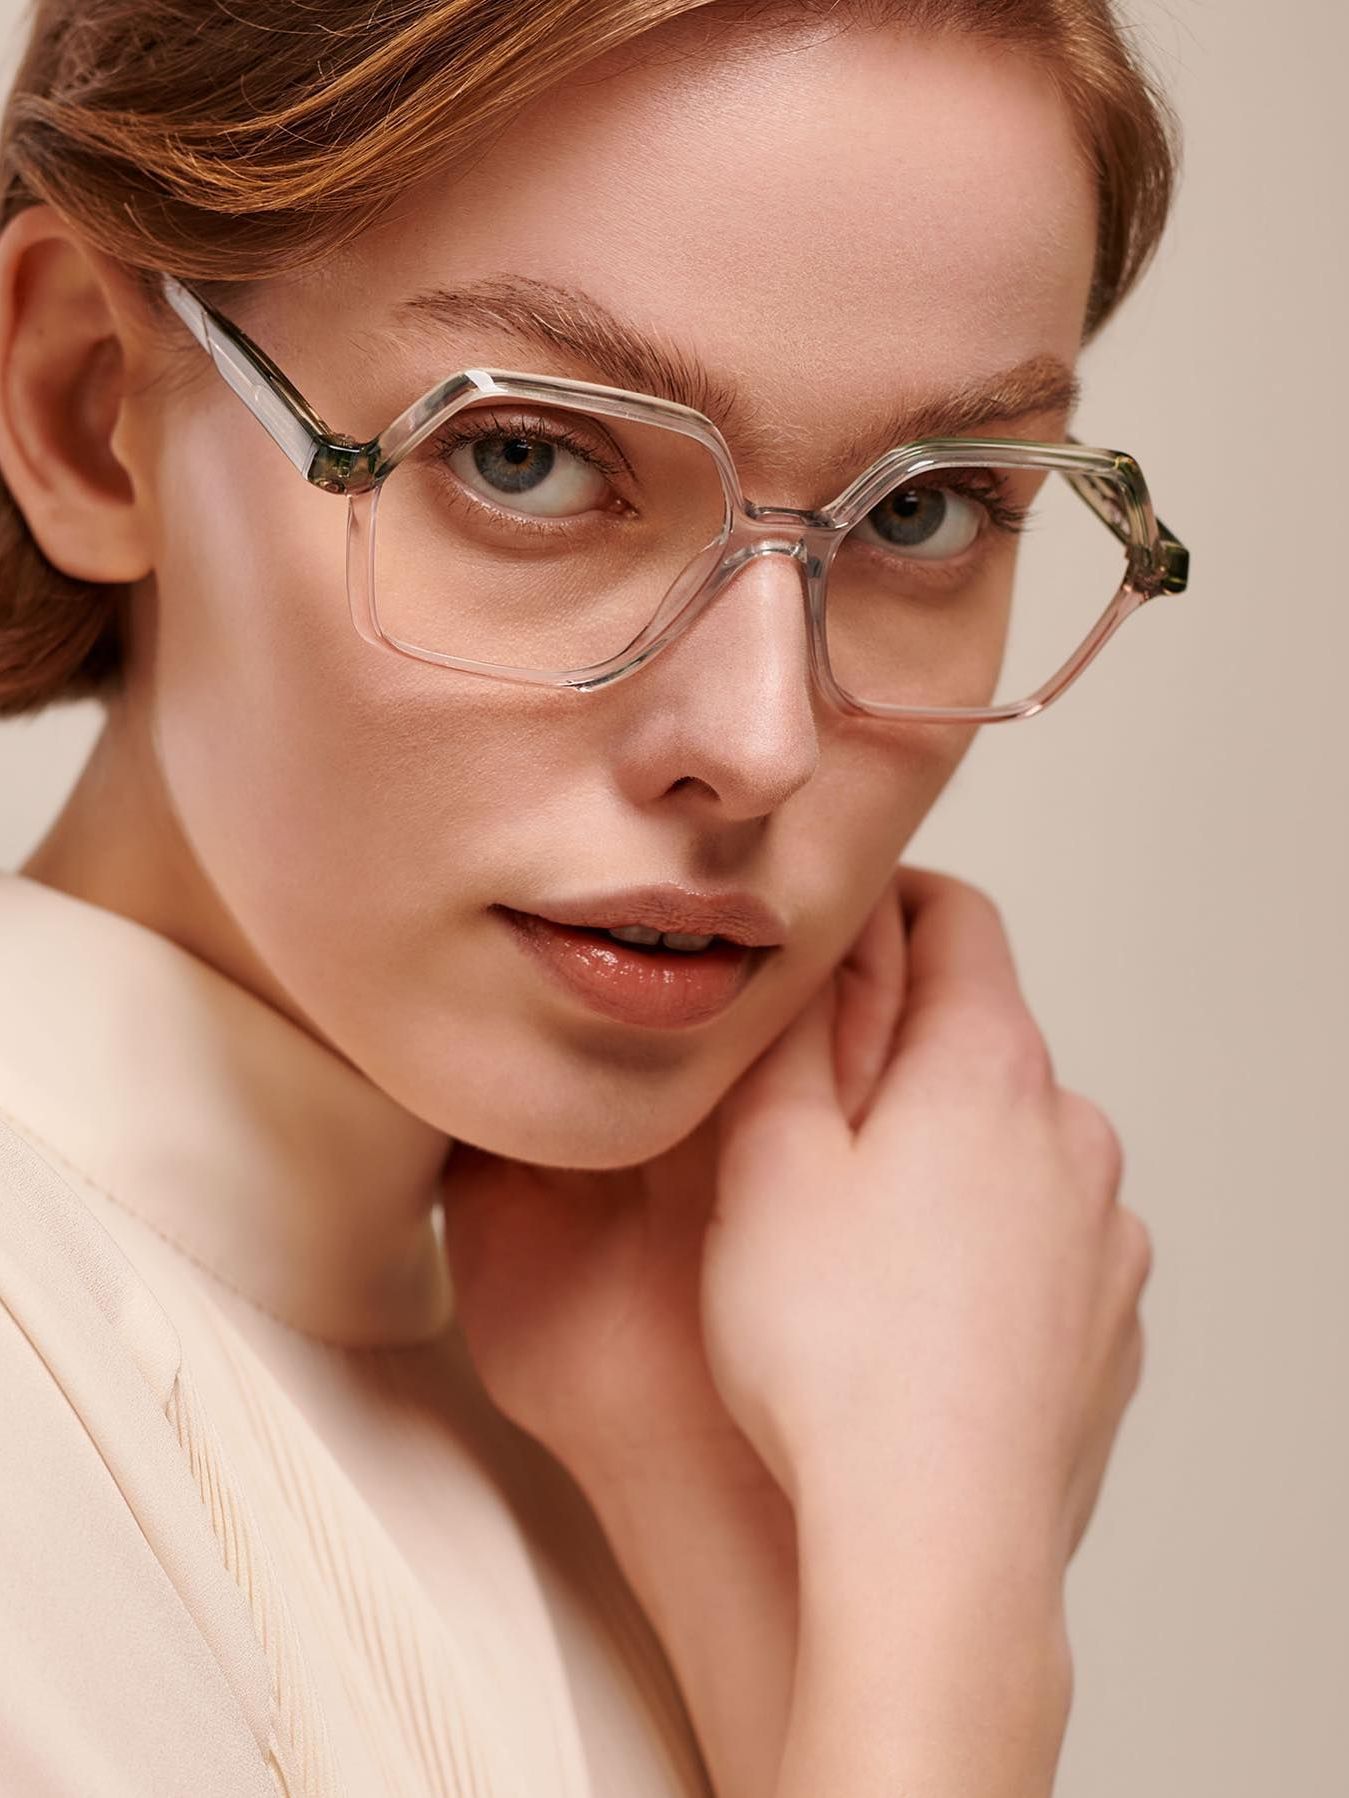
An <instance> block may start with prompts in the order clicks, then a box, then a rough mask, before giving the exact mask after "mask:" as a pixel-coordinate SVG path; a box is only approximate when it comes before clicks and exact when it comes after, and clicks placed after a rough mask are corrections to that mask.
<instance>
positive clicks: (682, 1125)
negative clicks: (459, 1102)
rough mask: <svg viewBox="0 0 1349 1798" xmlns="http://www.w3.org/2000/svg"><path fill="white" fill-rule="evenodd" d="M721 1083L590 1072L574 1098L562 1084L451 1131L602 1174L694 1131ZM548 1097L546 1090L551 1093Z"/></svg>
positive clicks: (543, 1163)
mask: <svg viewBox="0 0 1349 1798" xmlns="http://www.w3.org/2000/svg"><path fill="white" fill-rule="evenodd" d="M725 1090H726V1083H725V1082H721V1083H718V1084H717V1085H716V1086H715V1087H713V1088H711V1089H709V1088H708V1086H707V1083H706V1082H705V1081H694V1080H678V1079H675V1078H672V1077H671V1076H670V1075H668V1074H667V1075H666V1076H665V1078H664V1079H663V1080H660V1081H659V1082H649V1081H647V1082H638V1083H636V1086H635V1089H634V1087H633V1086H631V1085H629V1084H628V1083H627V1082H621V1083H620V1082H612V1081H604V1080H602V1079H599V1078H591V1079H590V1080H589V1081H587V1082H586V1090H585V1091H584V1093H583V1094H582V1095H580V1096H579V1098H578V1097H577V1096H576V1095H575V1093H574V1092H572V1093H567V1092H566V1091H564V1090H559V1091H558V1092H557V1094H556V1096H555V1098H553V1102H551V1103H549V1102H546V1100H545V1099H544V1098H543V1097H538V1098H536V1100H535V1102H534V1104H532V1105H531V1106H530V1107H529V1109H528V1110H527V1111H516V1112H511V1113H509V1114H505V1115H498V1116H496V1117H492V1118H478V1119H475V1120H473V1123H474V1126H476V1127H471V1128H467V1129H460V1130H457V1131H454V1132H453V1134H454V1135H456V1136H457V1137H458V1139H459V1140H460V1141H462V1142H467V1143H471V1144H472V1145H473V1146H474V1147H475V1148H479V1149H485V1150H486V1151H488V1153H490V1154H493V1155H504V1156H508V1157H509V1158H510V1159H511V1160H512V1161H525V1162H529V1163H531V1164H532V1165H533V1166H536V1167H553V1168H570V1169H584V1170H587V1171H590V1172H597V1173H598V1172H602V1171H608V1170H612V1169H617V1168H625V1167H635V1166H638V1165H639V1164H640V1163H642V1162H644V1161H651V1160H653V1159H654V1158H655V1157H656V1156H657V1155H663V1154H665V1152H666V1151H667V1150H669V1149H672V1148H674V1147H675V1145H676V1144H677V1143H680V1142H682V1141H683V1140H684V1138H685V1137H687V1136H689V1135H691V1134H692V1132H693V1131H694V1130H696V1129H697V1128H698V1126H699V1125H700V1124H701V1123H703V1122H704V1121H705V1120H706V1118H707V1117H708V1115H709V1114H710V1113H711V1111H712V1110H713V1109H714V1107H715V1106H716V1105H717V1104H718V1103H719V1101H720V1100H721V1098H722V1096H723V1094H724V1092H725ZM550 1097H551V1095H550Z"/></svg>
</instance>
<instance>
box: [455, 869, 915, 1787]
mask: <svg viewBox="0 0 1349 1798" xmlns="http://www.w3.org/2000/svg"><path fill="white" fill-rule="evenodd" d="M836 979H837V982H838V985H839V993H840V1003H839V1012H838V1029H837V1033H836V1043H835V1057H836V1070H837V1072H836V1078H837V1083H838V1092H839V1097H840V1103H841V1105H842V1106H843V1108H844V1110H845V1111H846V1113H847V1114H848V1115H849V1116H854V1115H858V1114H859V1113H860V1111H861V1109H862V1107H863V1106H864V1105H865V1103H866V1101H867V1099H868V1098H869V1096H870V1093H871V1090H872V1088H873V1087H874V1084H875V1081H876V1078H877V1076H878V1075H879V1073H880V1070H881V1069H882V1067H883V1066H884V1065H885V1061H886V1058H887V1055H888V1053H889V1047H890V1040H891V1037H892V1034H893V1030H894V1026H895V1021H896V1018H897V1016H898V1011H899V1006H900V1002H901V998H902V985H903V933H902V927H901V918H900V910H899V901H898V893H897V889H896V887H895V884H894V882H893V881H891V882H888V883H887V886H886V889H885V891H884V892H883V894H882V895H881V897H880V899H879V900H878V901H877V903H876V905H875V907H874V909H873V911H872V913H871V915H870V918H869V921H868V923H867V925H866V927H865V928H864V929H863V931H862V932H861V934H860V935H859V937H858V939H857V941H856V942H855V943H854V945H853V947H852V949H851V951H850V953H849V955H848V956H847V957H846V958H845V960H844V961H843V963H842V964H841V966H840V967H839V969H838V970H837V973H836ZM717 1145H718V1124H717V1118H716V1116H715V1114H714V1115H713V1116H712V1117H710V1118H709V1119H708V1120H707V1121H706V1123H705V1124H704V1125H703V1126H702V1127H701V1128H700V1129H698V1130H697V1131H695V1132H694V1133H693V1135H692V1136H690V1137H689V1138H688V1139H686V1140H685V1141H684V1142H683V1143H681V1144H679V1145H678V1146H677V1147H676V1148H675V1149H673V1150H671V1151H670V1152H669V1153H668V1154H666V1155H663V1156H660V1157H658V1158H657V1159H656V1160H653V1161H651V1162H648V1163H647V1164H645V1165H644V1166H642V1167H638V1168H631V1169H625V1170H622V1171H620V1172H617V1173H606V1174H593V1173H566V1172H558V1171H555V1170H550V1169H544V1168H534V1167H528V1166H523V1165H521V1164H519V1163H516V1162H511V1161H507V1160H504V1159H502V1158H500V1157H496V1156H490V1155H485V1154H482V1153H480V1152H478V1151H475V1150H467V1149H463V1148H461V1149H458V1150H456V1151H455V1153H454V1155H453V1156H452V1157H451V1161H450V1164H449V1169H448V1176H447V1183H446V1194H445V1200H446V1204H445V1215H446V1245H447V1249H448V1252H449V1256H450V1262H451V1271H452V1277H453V1281H454V1287H455V1297H456V1313H457V1318H458V1322H459V1326H460V1328H461V1330H462V1332H463V1335H464V1339H465V1343H466V1346H467V1347H468V1350H469V1353H470V1355H471V1357H472V1359H473V1362H474V1365H475V1368H476V1370H477V1373H478V1375H479V1378H480V1379H481V1381H482V1383H483V1386H484V1388H485V1389H486V1391H487V1393H488V1395H489V1396H490V1397H491V1399H492V1401H493V1402H494V1404H495V1405H496V1406H497V1407H498V1408H499V1409H500V1410H501V1411H502V1412H504V1413H505V1415H507V1416H508V1417H510V1418H511V1419H512V1420H513V1421H514V1422H515V1423H516V1424H518V1425H519V1427H521V1428H522V1429H524V1430H526V1431H527V1432H528V1433H529V1434H530V1435H532V1436H534V1437H535V1438H536V1439H537V1440H538V1441H540V1442H541V1443H542V1444H543V1445H544V1446H545V1447H546V1448H547V1449H548V1450H549V1451H550V1452H551V1453H552V1454H553V1455H554V1456H555V1457H556V1458H557V1459H558V1460H559V1461H560V1462H561V1463H562V1464H563V1465H564V1466H565V1467H566V1468H567V1469H568V1470H569V1471H570V1472H571V1473H572V1475H573V1476H574V1478H575V1479H576V1481H577V1483H578V1484H579V1485H580V1486H581V1487H582V1489H583V1490H584V1491H585V1493H586V1495H587V1497H588V1498H589V1500H590V1502H591V1504H592V1506H593V1507H594V1509H595V1511H596V1514H597V1516H598V1517H599V1520H600V1522H601V1523H602V1524H603V1525H604V1526H605V1528H606V1531H607V1533H608V1534H609V1537H610V1540H611V1542H612V1543H613V1545H614V1548H615V1551H616V1554H617V1556H618V1558H619V1560H620V1562H621V1563H622V1564H623V1565H624V1570H625V1572H626V1573H627V1575H628V1577H629V1579H630V1581H631V1583H632V1584H633V1586H634V1589H635V1590H636V1592H637V1595H638V1597H639V1599H640V1600H641V1601H642V1603H643V1605H644V1607H645V1609H646V1610H647V1613H648V1615H649V1616H650V1617H651V1620H652V1623H653V1625H654V1626H655V1627H656V1629H657V1632H658V1634H660V1635H661V1637H662V1639H663V1641H664V1642H665V1645H666V1648H667V1651H668V1652H669V1653H670V1655H671V1659H672V1661H673V1663H674V1665H675V1672H676V1676H677V1677H678V1679H679V1682H680V1685H681V1688H682V1689H683V1691H684V1693H685V1697H686V1699H687V1700H688V1702H689V1706H690V1710H691V1712H692V1714H693V1716H694V1721H695V1724H696V1726H697V1728H698V1733H699V1736H700V1739H701V1741H702V1743H703V1747H704V1753H705V1755H706V1758H707V1759H708V1762H709V1766H710V1768H711V1770H712V1772H713V1774H714V1783H715V1785H716V1789H717V1791H718V1793H719V1794H721V1798H757V1795H759V1794H766V1793H768V1792H769V1791H771V1789H772V1781H773V1776H774V1773H775V1770H776V1761H777V1755H778V1752H779V1749H780V1746H781V1740H782V1735H783V1732H784V1730H785V1725H786V1716H787V1711H788V1706H789V1701H790V1691H791V1682H792V1672H793V1663H794V1655H795V1639H796V1600H797V1591H796V1559H795V1527H794V1520H793V1517H792V1512H791V1507H790V1505H789V1503H788V1501H787V1499H786V1497H785V1495H784V1494H783V1492H782V1490H781V1488H780V1487H779V1485H778V1484H777V1482H776V1481H775V1480H774V1479H773V1478H772V1476H771V1475H770V1474H769V1473H768V1471H767V1469H766V1468H765V1466H764V1464H763V1462H762V1460H761V1459H760V1458H759V1456H758V1454H757V1453H756V1452H755V1451H754V1449H753V1448H752V1446H751V1445H750V1443H749V1442H748V1441H747V1440H746V1438H745V1436H744V1434H743V1432H742V1431H741V1429H740V1428H739V1426H738V1424H737V1423H736V1421H735V1419H734V1418H733V1417H731V1415H730V1414H729V1413H728V1412H727V1410H726V1408H725V1406H724V1404H723V1403H722V1400H721V1397H720V1394H719V1393H718V1391H717V1389H716V1387H715V1385H714V1383H713V1381H712V1378H711V1374H710V1371H709V1368H708V1364H707V1357H706V1354H705V1351H704V1347H703V1340H702V1322H701V1318H700V1315H699V1293H700V1279H701V1274H700V1267H701V1259H702V1246H703V1235H704V1231H705V1228H706V1224H707V1219H708V1216H709V1214H710V1212H711V1209H712V1205H713V1203H714V1200H715V1189H716V1157H717ZM695 1545H696V1554H697V1556H698V1564H697V1565H696V1566H694V1565H691V1564H690V1562H691V1557H692V1555H693V1553H694V1552H695ZM714 1605H715V1608H716V1611H717V1614H718V1630H717V1638H716V1640H715V1641H714V1642H713V1641H709V1638H708V1631H707V1629H706V1618H707V1616H708V1615H709V1614H710V1613H711V1611H712V1609H713V1606H714Z"/></svg>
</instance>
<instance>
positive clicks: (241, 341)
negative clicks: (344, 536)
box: [161, 275, 370, 493]
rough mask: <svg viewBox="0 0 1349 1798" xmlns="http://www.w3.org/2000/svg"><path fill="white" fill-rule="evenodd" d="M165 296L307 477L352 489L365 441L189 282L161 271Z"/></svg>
mask: <svg viewBox="0 0 1349 1798" xmlns="http://www.w3.org/2000/svg"><path fill="white" fill-rule="evenodd" d="M161 288H162V292H163V294H164V298H165V299H166V300H167V301H168V303H169V305H170V306H172V308H173V310H174V311H175V312H176V313H177V315H178V317H179V318H180V319H181V320H182V321H183V323H184V324H185V325H186V326H187V328H188V330H189V331H190V332H191V333H192V335H193V336H194V337H195V338H196V340H197V342H198V343H199V344H200V345H201V346H202V348H203V349H204V350H205V351H206V352H207V354H208V355H209V356H210V358H211V360H212V361H213V362H214V363H215V365H216V367H217V368H218V369H219V370H220V373H221V374H222V375H223V376H224V378H225V379H226V381H228V382H229V384H230V386H231V387H232V388H233V389H234V391H235V392H236V393H237V394H238V396H239V398H240V399H241V400H242V401H243V402H244V404H245V405H246V406H247V407H248V409H249V411H250V412H251V413H252V414H253V416H254V417H255V418H256V419H257V421H258V423H259V424H260V425H261V426H262V427H263V429H264V430H265V431H266V432H267V434H268V436H269V437H271V438H272V439H273V441H274V442H275V443H277V444H278V445H279V446H280V448H281V449H282V450H283V451H284V452H285V454H286V456H287V457H288V459H289V460H290V461H291V462H293V463H294V464H295V466H296V468H298V469H299V471H300V473H301V474H302V475H303V476H304V477H305V479H306V480H307V481H310V482H312V483H313V485H314V486H315V487H322V488H323V489H324V490H325V491H327V492H329V493H347V492H354V491H355V490H356V489H357V488H359V487H360V486H363V485H366V484H368V482H367V481H363V480H362V479H361V475H362V474H363V472H364V469H365V465H366V464H368V463H369V461H370V456H369V454H368V446H367V445H365V444H359V443H357V442H356V440H355V438H353V437H345V436H343V435H341V434H340V433H339V432H336V431H333V430H331V429H330V428H329V427H328V426H327V425H326V424H325V423H324V421H323V420H322V419H321V418H320V417H319V415H318V413H317V412H315V410H314V408H313V407H312V406H311V405H310V404H309V402H308V400H307V399H306V398H305V397H304V395H303V394H302V393H301V392H300V391H299V389H298V388H297V387H295V386H294V384H293V383H292V382H291V380H290V379H289V377H288V376H287V375H286V374H285V373H284V372H283V371H282V370H281V369H279V368H278V367H277V365H276V363H275V362H273V361H272V359H271V357H270V356H269V355H268V354H267V352H266V350H264V349H261V348H260V347H259V346H258V345H257V344H256V343H254V342H253V339H252V338H251V337H249V336H248V335H247V334H246V333H245V332H243V331H241V330H240V329H239V327H238V326H237V325H235V324H231V323H230V321H229V320H228V319H227V318H222V317H221V315H220V314H219V313H218V312H216V311H215V310H214V309H213V308H212V307H210V306H208V305H207V304H206V302H205V300H202V299H199V298H198V296H197V295H196V294H195V293H193V292H192V290H191V288H189V287H186V286H184V284H183V283H182V282H181V281H179V280H176V279H175V278H174V276H172V275H165V276H164V277H163V279H162V282H161Z"/></svg>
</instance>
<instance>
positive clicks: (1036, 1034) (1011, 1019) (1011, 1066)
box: [971, 1002, 1054, 1091]
mask: <svg viewBox="0 0 1349 1798" xmlns="http://www.w3.org/2000/svg"><path fill="white" fill-rule="evenodd" d="M974 1009H975V1008H974V1006H973V1005H972V1006H971V1013H972V1014H973V1012H974ZM971 1027H972V1034H973V1036H974V1039H975V1044H976V1046H977V1049H978V1051H979V1053H980V1054H981V1056H982V1058H983V1061H984V1065H985V1066H986V1068H987V1069H988V1070H989V1072H990V1073H991V1074H993V1075H994V1076H996V1077H998V1078H1000V1079H1001V1080H1002V1081H1003V1082H1005V1083H1006V1084H1009V1085H1011V1086H1013V1087H1014V1088H1015V1089H1016V1090H1017V1091H1035V1090H1038V1089H1040V1088H1043V1087H1046V1086H1049V1085H1050V1084H1051V1083H1052V1081H1053V1076H1054V1067H1053V1062H1052V1059H1051V1057H1050V1053H1049V1045H1048V1043H1047V1042H1046V1041H1045V1038H1044V1035H1043V1033H1042V1031H1041V1030H1040V1027H1039V1026H1038V1024H1037V1023H1036V1022H1035V1019H1034V1018H1033V1017H1032V1016H1031V1015H1030V1013H1029V1012H1028V1011H1024V1010H1022V1009H1021V1008H1019V1007H1016V1006H998V1007H997V1008H996V1009H994V1008H991V1007H989V1006H988V1004H987V1003H986V1002H985V1003H984V1004H982V1005H981V1006H980V1007H979V1008H978V1015H977V1017H974V1016H973V1015H972V1017H971Z"/></svg>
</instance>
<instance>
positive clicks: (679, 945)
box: [608, 924, 713, 954]
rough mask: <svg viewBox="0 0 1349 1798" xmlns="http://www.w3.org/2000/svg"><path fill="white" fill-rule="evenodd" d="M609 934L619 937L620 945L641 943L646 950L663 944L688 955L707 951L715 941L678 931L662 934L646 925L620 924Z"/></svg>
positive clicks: (668, 931) (708, 937) (707, 937)
mask: <svg viewBox="0 0 1349 1798" xmlns="http://www.w3.org/2000/svg"><path fill="white" fill-rule="evenodd" d="M608 934H609V935H610V936H612V937H617V938H618V940H619V942H620V943H639V944H640V945H641V946H642V947H643V948H645V949H654V948H655V946H656V944H657V943H661V944H663V945H664V947H665V948H667V949H682V950H684V951H685V952H686V953H688V954H692V953H694V952H695V951H696V950H699V949H706V948H707V946H708V944H709V943H710V942H711V941H712V940H713V939H712V938H711V937H710V936H688V935H686V934H684V933H682V932H680V931H678V930H667V931H665V932H664V933H663V934H662V932H661V931H659V930H649V929H648V928H647V926H646V925H645V924H620V925H618V927H617V928H616V929H614V930H611V931H609V932H608Z"/></svg>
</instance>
